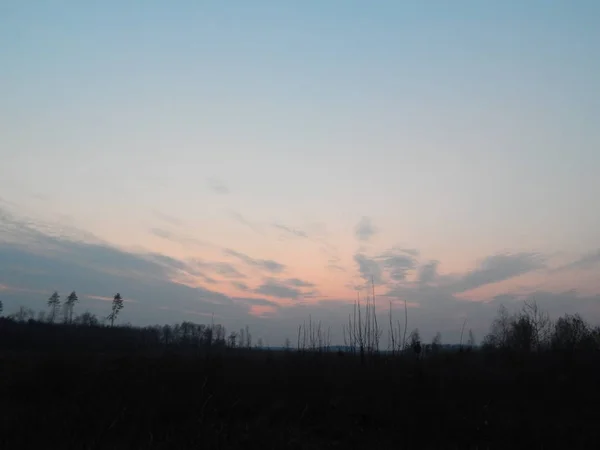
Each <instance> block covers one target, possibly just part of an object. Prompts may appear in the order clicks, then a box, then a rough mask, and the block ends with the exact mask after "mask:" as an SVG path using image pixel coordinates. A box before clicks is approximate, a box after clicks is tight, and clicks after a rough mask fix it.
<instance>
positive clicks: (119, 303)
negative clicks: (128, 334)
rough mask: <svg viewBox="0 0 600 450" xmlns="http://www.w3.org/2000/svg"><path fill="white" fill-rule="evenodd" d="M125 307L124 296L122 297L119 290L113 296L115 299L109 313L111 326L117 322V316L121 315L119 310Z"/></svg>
mask: <svg viewBox="0 0 600 450" xmlns="http://www.w3.org/2000/svg"><path fill="white" fill-rule="evenodd" d="M122 309H123V298H122V297H121V294H119V293H118V292H117V293H116V294H115V296H114V297H113V301H112V311H111V313H110V314H109V315H108V320H110V326H111V327H112V326H113V325H114V323H115V319H116V318H117V316H118V315H119V312H120V311H121V310H122Z"/></svg>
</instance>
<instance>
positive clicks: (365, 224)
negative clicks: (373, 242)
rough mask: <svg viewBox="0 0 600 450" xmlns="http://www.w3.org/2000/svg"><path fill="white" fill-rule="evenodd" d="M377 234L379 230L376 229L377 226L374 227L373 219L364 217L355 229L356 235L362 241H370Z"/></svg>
mask: <svg viewBox="0 0 600 450" xmlns="http://www.w3.org/2000/svg"><path fill="white" fill-rule="evenodd" d="M376 232H377V228H375V225H373V222H372V221H371V219H369V218H368V217H366V216H363V217H362V218H361V219H360V221H359V222H358V224H357V225H356V227H354V234H355V235H356V238H357V239H358V240H360V241H368V240H369V239H371V238H372V237H373V236H374V235H375V233H376Z"/></svg>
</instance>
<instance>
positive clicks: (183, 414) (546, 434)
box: [0, 327, 600, 450]
mask: <svg viewBox="0 0 600 450" xmlns="http://www.w3.org/2000/svg"><path fill="white" fill-rule="evenodd" d="M43 330H45V331H43V332H39V330H38V331H36V336H37V338H36V339H29V340H27V339H25V340H23V339H24V338H23V337H24V336H29V335H27V334H21V335H19V337H15V335H14V334H12V335H11V334H10V333H7V332H6V327H5V330H4V332H0V448H1V449H6V450H9V449H38V448H39V449H47V448H48V449H50V448H51V449H188V448H194V449H195V448H198V449H205V448H208V449H250V448H257V449H284V448H289V449H322V448H339V449H392V448H393V449H398V448H436V449H437V448H444V449H445V448H448V449H459V448H460V449H469V448H470V449H485V448H498V449H507V448H527V449H548V448H567V449H578V448H586V449H590V448H600V446H598V444H599V443H600V429H599V428H600V427H598V417H599V416H600V414H599V412H600V391H599V390H598V381H599V375H600V363H599V360H598V356H597V355H596V354H595V353H585V354H575V355H573V354H571V353H569V354H566V353H557V352H554V353H552V352H546V353H541V354H531V353H528V354H524V353H515V352H499V351H490V352H483V351H469V352H460V353H459V352H453V353H440V354H437V355H432V356H430V357H427V358H425V359H422V360H416V359H415V358H414V357H412V356H411V357H405V358H398V357H396V358H391V357H385V356H380V357H373V358H369V359H367V360H366V362H365V363H364V364H361V360H360V358H359V357H356V356H353V355H351V354H344V355H339V354H336V353H330V354H309V353H304V354H303V353H297V352H295V351H290V352H267V351H260V350H240V349H229V348H212V349H210V351H208V350H207V349H200V350H199V349H193V350H190V349H187V350H182V349H181V348H177V349H175V350H173V349H167V350H165V349H164V348H155V349H148V348H143V349H135V350H134V349H132V348H127V341H126V340H123V341H119V342H124V344H123V346H124V347H125V349H120V350H115V349H114V348H112V347H111V346H105V347H102V346H96V347H94V346H92V345H91V344H89V342H87V343H86V340H85V339H76V340H73V341H72V344H71V345H68V344H66V343H65V341H64V339H63V340H61V339H62V338H61V339H58V338H56V336H57V335H55V334H52V332H51V328H48V327H46V328H43ZM104 330H110V329H104ZM108 332H110V333H113V331H101V330H100V331H99V330H96V331H95V333H100V334H101V333H108ZM115 332H116V331H115ZM44 333H46V334H44ZM40 336H41V337H40ZM121 338H122V337H120V338H119V339H121ZM2 340H4V341H3V342H1V341H2ZM86 348H89V349H88V350H86ZM107 348H109V349H108V350H107Z"/></svg>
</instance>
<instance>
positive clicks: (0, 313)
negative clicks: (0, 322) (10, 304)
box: [0, 300, 4, 317]
mask: <svg viewBox="0 0 600 450" xmlns="http://www.w3.org/2000/svg"><path fill="white" fill-rule="evenodd" d="M2 311H4V305H3V304H2V300H0V317H1V316H2Z"/></svg>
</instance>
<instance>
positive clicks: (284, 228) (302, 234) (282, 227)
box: [273, 223, 308, 238]
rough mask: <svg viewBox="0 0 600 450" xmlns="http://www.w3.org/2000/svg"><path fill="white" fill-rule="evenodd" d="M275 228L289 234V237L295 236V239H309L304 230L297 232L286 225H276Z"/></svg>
mask: <svg viewBox="0 0 600 450" xmlns="http://www.w3.org/2000/svg"><path fill="white" fill-rule="evenodd" d="M273 227H275V228H277V229H279V230H281V231H284V232H285V233H287V234H289V235H292V236H295V237H301V238H307V237H308V234H307V233H306V232H304V231H302V230H297V229H295V228H291V227H287V226H285V225H280V224H276V223H274V224H273Z"/></svg>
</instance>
